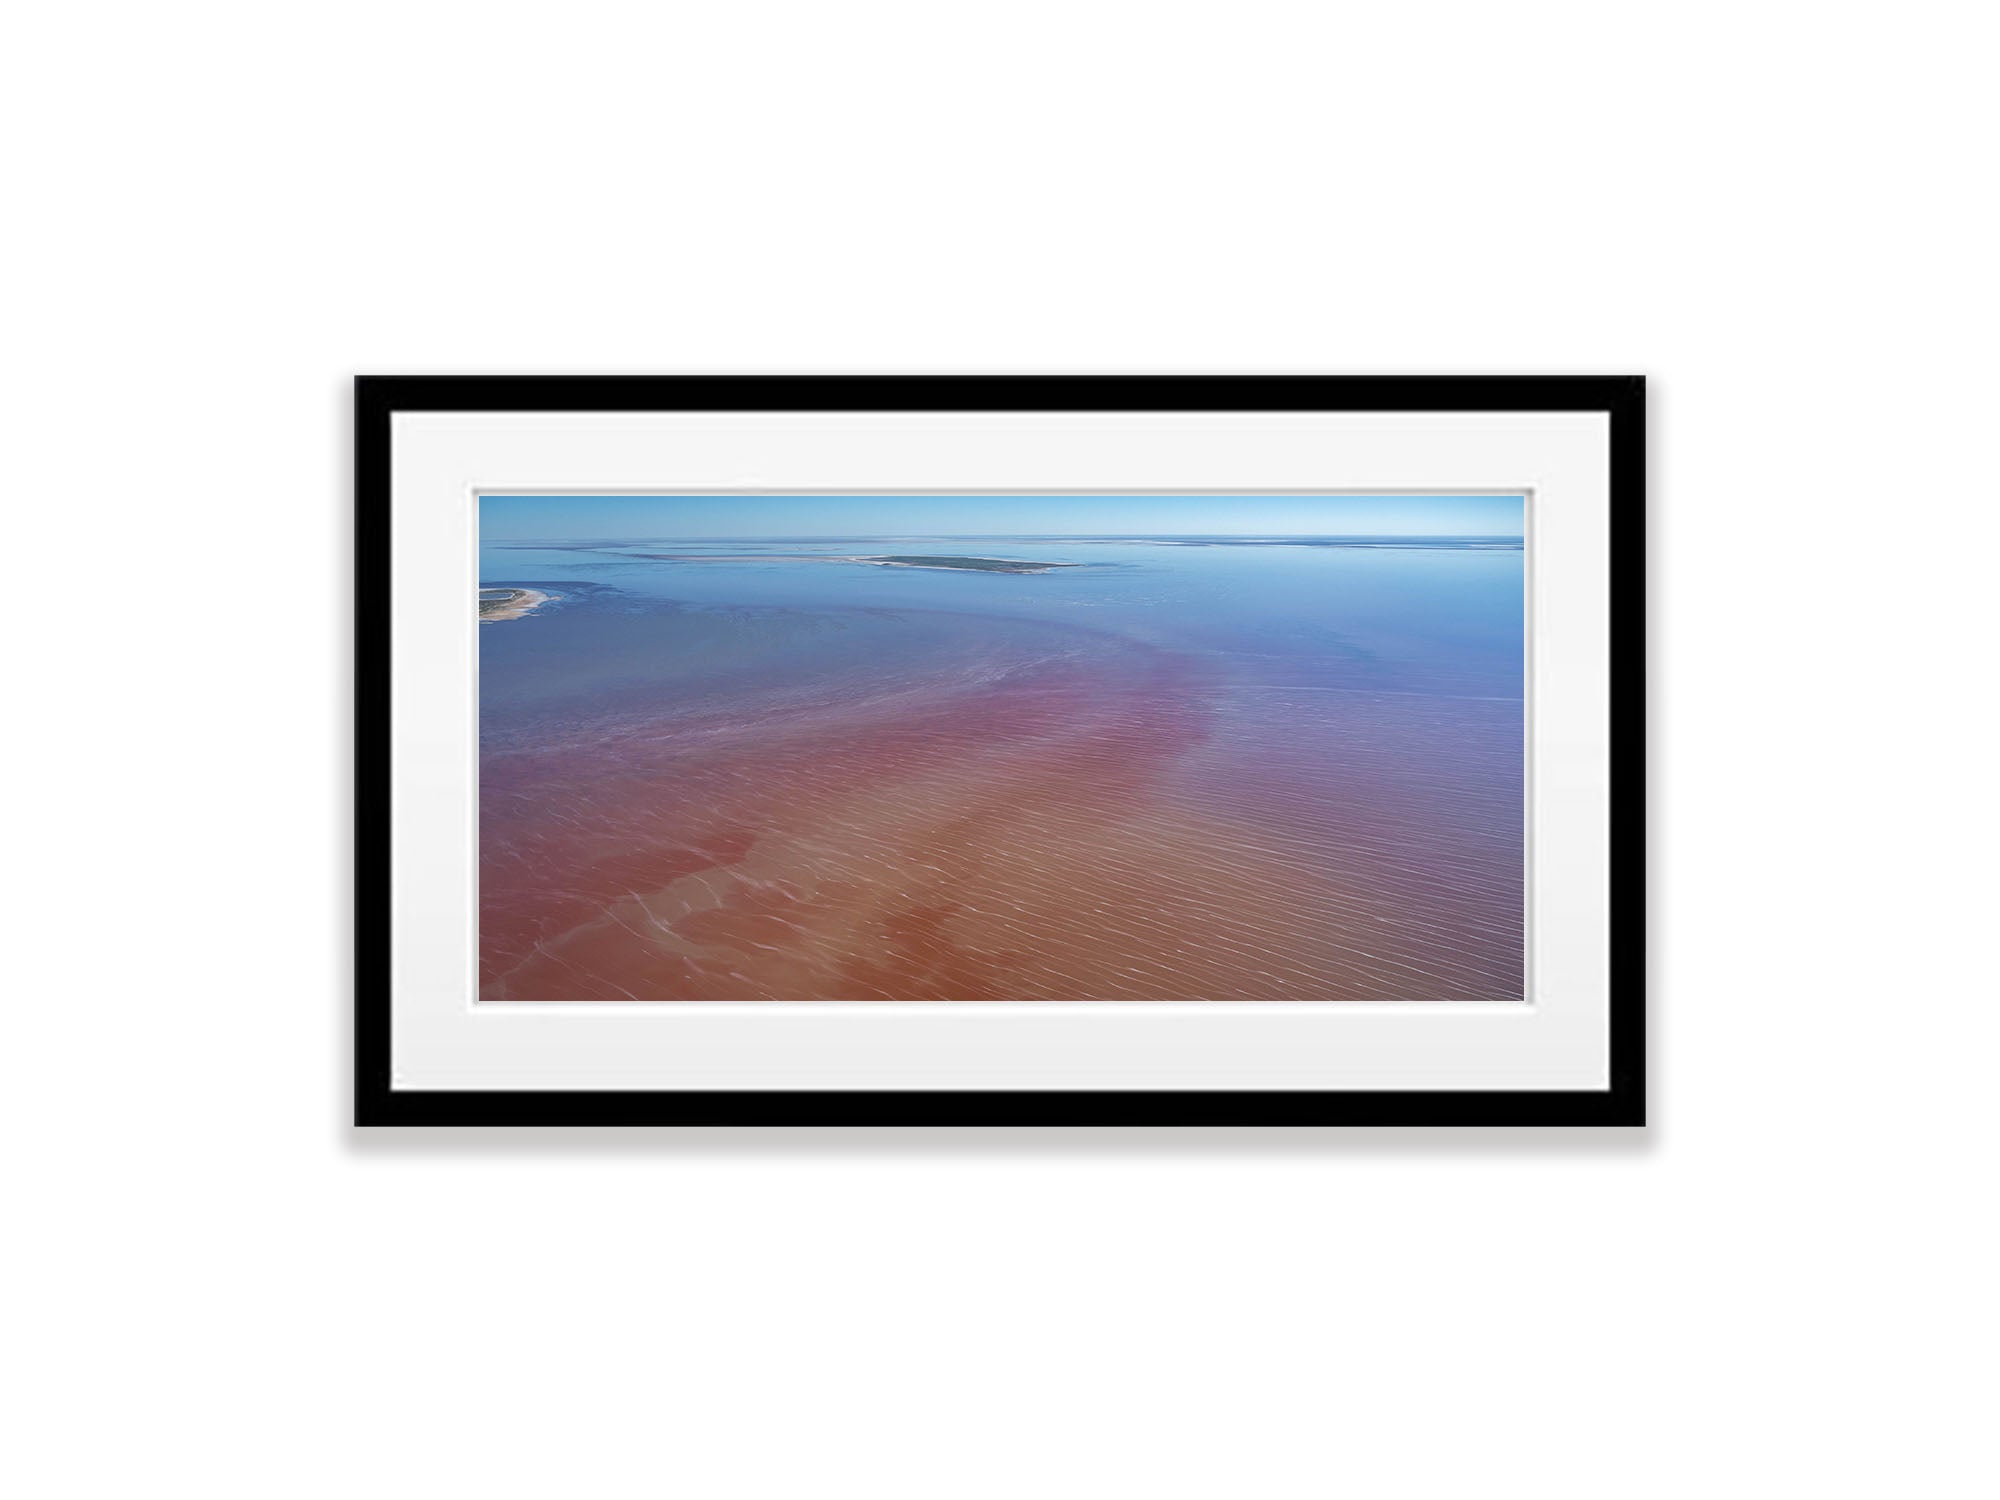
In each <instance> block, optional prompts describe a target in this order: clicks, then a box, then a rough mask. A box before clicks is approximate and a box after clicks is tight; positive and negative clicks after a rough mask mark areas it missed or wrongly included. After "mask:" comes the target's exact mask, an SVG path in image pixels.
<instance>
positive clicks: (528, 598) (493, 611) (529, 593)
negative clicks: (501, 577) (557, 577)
mask: <svg viewBox="0 0 2000 1500" xmlns="http://www.w3.org/2000/svg"><path fill="white" fill-rule="evenodd" d="M489 594H490V595H492V596H493V597H491V598H488V597H487V596H488V595H489ZM560 598H562V595H561V594H544V593H543V592H542V591H541V590H539V589H481V590H480V591H479V619H480V623H481V624H484V623H486V622H487V621H489V620H518V619H520V618H521V616H523V615H525V614H527V613H528V611H530V610H532V609H533V608H534V607H535V606H536V605H538V604H546V603H548V602H549V600H551V599H560Z"/></svg>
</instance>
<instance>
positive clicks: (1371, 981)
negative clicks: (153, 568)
mask: <svg viewBox="0 0 2000 1500" xmlns="http://www.w3.org/2000/svg"><path fill="white" fill-rule="evenodd" d="M1644 399H1645V398H1644V385H1643V382H1642V381H1640V380H1638V379H1637V378H1634V377H1627V376H1534V377H1504V378H1503V377H1483V376H1482V377H1450V376H1437V377H1430V376H1401V377H1373V376H1339V377H1335V376H1327V377H1319V376H1314V377H1270V378H1264V377H1247V376H1246V377H1229V378H1213V379H1210V378H1196V377H1181V376H1172V377H1081V376H1077V377H1039V376H1037V377H1027V376H1021V377H992V378H988V377H980V376H869V377H819V376H798V377H792V376H770V377H765V376H727V377H706V376H658V377H656V376H603V377H600V376H555V377H541V376H366V377H362V378H361V379H360V380H359V381H358V382H357V386H356V409H357V410H356V427H355V472H356V495H357V506H356V516H357V539H356V553H357V556H358V558H359V559H360V564H359V577H358V579H357V589H356V610H355V636H356V653H357V660H358V661H359V663H360V669H359V673H358V681H357V702H358V710H357V738H358V744H359V760H358V765H359V770H358V774H357V793H356V807H357V858H356V867H357V872H358V873H357V901H358V918H357V924H356V926H357V938H356V949H357V959H356V962H357V966H358V971H359V973H360V974H361V975H362V976H363V979H362V982H361V983H360V985H359V986H358V988H357V993H356V1000H355V1108H356V1117H357V1119H358V1120H360V1121H361V1122H363V1123H367V1124H424V1125H454V1124H459V1125H559V1126H569V1125H613V1124H622V1125H695V1124H701V1125H737V1124H756V1125H785V1124H793V1125H812V1126H821V1125H906V1124H921V1125H951V1124H992V1125H1007V1124H1037V1125H1060V1124H1077V1125H1088V1124H1101V1125H1138V1124H1161V1125H1166V1124H1180V1125H1202V1124H1216V1125H1221V1124H1235V1125H1251V1124H1269V1125H1275V1124H1383V1125H1392V1124H1425V1125H1431V1124H1481V1125H1484V1124H1539V1125H1558V1124H1561V1125H1568V1124H1637V1123H1640V1122H1642V1121H1643V1118H1644V1057H1645V1034H1644V1014H1645V1012H1644V979H1645V972H1644V971H1645V943H1644V924H1645V894H1644V890H1645V885H1644V856H1643V852H1642V850H1643V843H1644V832H1645V829H1644V818H1645V803H1644V792H1643V784H1644V754H1645V749H1644V733H1645V731H1644V636H1645V615H1644V611H1645V534H1644V527H1645V480H1644V451H1645V448H1644V430H1643V427H1644Z"/></svg>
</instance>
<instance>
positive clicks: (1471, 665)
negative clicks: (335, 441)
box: [480, 537, 1524, 698]
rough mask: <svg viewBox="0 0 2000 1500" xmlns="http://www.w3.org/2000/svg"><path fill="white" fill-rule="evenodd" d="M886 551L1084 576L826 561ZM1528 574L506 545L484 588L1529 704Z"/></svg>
mask: <svg viewBox="0 0 2000 1500" xmlns="http://www.w3.org/2000/svg"><path fill="white" fill-rule="evenodd" d="M884 553H892V554H896V555H903V556H924V555H929V556H953V555H956V556H987V557H1004V558H1013V559H1020V560H1023V561H1049V562H1065V563H1076V564H1081V566H1075V567H1066V568H1058V569H1055V570H1053V571H1051V572H1048V573H1039V574H1004V573H979V572H970V571H956V570H954V571H942V570H940V571H932V570H927V569H922V568H898V567H873V566H867V565H863V564H858V563H844V562H837V561H831V560H828V559H834V558H839V557H843V556H853V555H870V554H884ZM647 554H655V555H647ZM657 554H668V555H667V556H660V555H657ZM1523 564H1524V554H1523V552H1522V551H1521V549H1520V543H1519V542H1518V541H1516V540H1510V539H1503V538H1423V539H1410V540H1408V541H1405V542H1401V543H1395V542H1392V541H1391V540H1390V539H1387V538H1368V539H1365V540H1363V541H1360V542H1357V543H1354V544H1338V543H1334V542H1331V541H1329V540H1328V539H1319V538H1315V539H1310V540H1306V539H1299V540H1293V541H1290V542H1281V543H1270V542H1240V541H1238V542H1232V543H1229V544H1214V543H1202V542H1200V541H1191V540H1188V539H1171V540H1169V539H1145V538H1127V539H1121V540H1094V539H1093V540H1083V539H1059V540H1051V539H1025V538H1013V537H987V538H976V539H975V538H964V537H959V538H951V539H948V540H931V541H921V540H905V539H899V538H840V539H836V540H810V541H789V540H783V539H778V540H772V539H759V540H756V541H729V540H720V541H717V540H702V541H693V542H690V541H673V540H657V541H627V540H621V541H612V542H589V541H562V542H554V543H533V542H507V543H499V544H493V545H489V546H487V547H486V548H485V549H483V550H482V552H481V573H480V583H481V585H482V587H495V586H513V587H536V588H541V589H544V590H546V591H550V592H553V593H557V594H563V595H565V597H564V598H563V599H562V600H560V601H558V602H554V603H551V604H548V605H544V606H543V607H542V610H541V611H540V612H539V614H541V615H549V614H553V613H556V612H559V611H572V610H591V611H614V612H615V611H617V610H619V609H620V608H621V607H623V608H626V609H629V608H632V607H634V606H644V605H647V604H653V603H664V602H672V603H674V604H678V605H681V606H691V607H693V608H694V609H695V610H696V611H697V612H699V611H702V610H703V609H705V608H724V609H727V608H730V607H741V606H768V607H777V608H783V609H791V610H811V611H821V610H833V611H839V610H852V609H865V610H893V611H897V612H899V613H900V612H906V611H913V612H925V613H936V614H938V615H956V616H962V617H979V616H999V617H1013V618H1020V619H1033V620H1041V621H1045V622H1049V623H1051V624H1069V625H1084V626H1088V627H1092V628H1094V629H1097V630H1102V631H1109V632H1113V633H1117V634H1121V635H1127V636H1130V637H1133V638H1135V639H1138V640H1142V641H1145V642H1147V643H1148V644H1152V645H1158V646H1164V647H1168V648H1170V649H1174V650H1179V651H1184V652H1189V653H1193V654H1197V655H1203V656H1207V657H1210V658H1212V659H1215V660H1216V661H1217V662H1218V663H1219V664H1222V663H1226V664H1227V665H1228V667H1229V668H1230V674H1231V676H1232V677H1233V678H1237V679H1239V680H1242V679H1263V680H1268V681H1271V682H1276V683H1289V682H1297V683H1310V684H1313V685H1317V686H1320V687H1326V688H1353V689H1358V690H1373V691H1377V692H1383V691H1388V692H1404V693H1421V694H1427V695H1438V696H1447V697H1484V698H1519V697H1520V696H1521V692H1522V675H1523ZM533 618H534V617H530V622H523V623H531V622H532V620H533ZM481 646H482V649H483V650H485V651H487V652H497V653H499V654H500V655H502V656H505V655H509V654H511V653H513V652H515V651H530V648H531V641H530V637H529V633H528V631H527V630H523V629H518V628H515V629H507V630H504V631H503V630H501V629H500V627H498V626H490V627H486V628H484V629H482V631H481ZM531 654H532V653H531Z"/></svg>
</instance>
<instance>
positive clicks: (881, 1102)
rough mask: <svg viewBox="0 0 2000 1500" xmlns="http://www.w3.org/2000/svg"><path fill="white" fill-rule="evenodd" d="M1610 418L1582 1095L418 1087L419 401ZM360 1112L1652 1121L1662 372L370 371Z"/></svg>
mask: <svg viewBox="0 0 2000 1500" xmlns="http://www.w3.org/2000/svg"><path fill="white" fill-rule="evenodd" d="M719 410H727V411H801V410H810V411H1143V412H1173V411H1189V412H1192V411H1207V412H1218V411H1219V412H1228V411H1315V412H1324V411H1339V412H1360V411H1397V412H1469V411H1476V412H1500V413H1504V412H1552V411H1561V412H1590V413H1599V412H1601V413H1605V414H1607V415H1608V417H1609V429H1610V473H1609V492H1610V504H1611V524H1610V536H1611V541H1610V547H1611V556H1610V559H1609V568H1610V571H1609V577H1610V587H1611V603H1610V629H1611V641H1610V661H1611V669H1610V670H1611V682H1610V703H1611V723H1610V747H1611V773H1612V782H1611V806H1610V839H1611V849H1610V870H1611V895H1610V910H1609V920H1610V925H1611V933H1610V941H1611V947H1610V952H1611V975H1610V997H1609V1003H1610V1024H1609V1058H1608V1079H1609V1086H1608V1087H1607V1088H1604V1089H1601V1090H1588V1091H1585V1090H1576V1091H1516V1090H1504V1089H1494V1090H1490V1091H1488V1090H1474V1091H1450V1092H1445V1091H1406V1090H1397V1091H1346V1090H1344V1091H1327V1090H1309V1091H1308V1090H1300V1091H1271V1092H1267V1091H1262V1090H1258V1091H1234V1090H1232V1091H1165V1090H1162V1091H1151V1090H1146V1091H1127V1090H1115V1091H1074V1090H1049V1091H1013V1090H1009V1091H964V1092H956V1091H931V1090H926V1091H880V1092H859V1091H848V1090H823V1091H796V1092H763V1091H756V1092H706V1091H704V1092H679V1093H674V1092H655V1091H643V1092H642V1091H605V1092H600V1091H594V1090H563V1091H497V1090H496V1091H456V1090H422V1091H418V1090H406V1089H396V1088H393V1087H392V1086H391V1082H392V1058H391V1051H390V1049H391V1024H390V1022H391V1008H392V1006H393V1003H394V998H393V996H392V994H391V989H390V972H391V971H390V946H389V945H390V839H391V820H392V816H393V810H392V808H391V806H390V754H391V742H390V678H389V673H390V639H391V637H390V632H391V629H392V622H391V620H390V619H389V616H388V612H387V611H386V610H384V609H383V608H381V607H380V601H382V600H383V599H384V598H386V596H387V589H388V583H389V569H390V527H389V516H390V506H391V503H392V497H391V493H390V489H391V484H390V444H391V441H392V422H393V418H394V416H395V415H396V414H397V413H399V412H439V411H454V412H481V413H488V412H576V411H591V412H633V411H719ZM354 471H355V531H354V537H355V590H356V603H357V607H356V608H355V610H354V631H355V637H354V646H355V671H356V686H355V765H356V773H355V891H354V901H355V916H354V922H355V995H354V1120H355V1123H356V1124H357V1125H362V1126H380V1125H459V1126H466V1125H481V1126H485V1125H506V1126H585V1125H621V1126H631V1125H659V1126H671V1125H708V1126H740V1125H790V1126H797V1125H821V1126H843V1125H930V1126H950V1125H1062V1126H1141V1125H1144V1126H1176V1125H1179V1126H1233V1125H1289V1126H1297V1125H1379V1126H1404V1125H1440V1126H1468V1125H1472V1126H1521V1125H1546V1126H1639V1125H1643V1124H1644V1123H1645V1118H1646V1114H1645V1099H1646V996H1645V979H1646V957H1645V954H1646V931H1645V928H1646V895H1645V886H1646V856H1645V838H1646V791H1645V778H1646V768H1645V755H1646V728H1645V725H1646V494H1645V489H1646V481H1645V382H1644V380H1643V378H1642V377H1638V376H1216V377H1208V376H1049V377H1041V376H992V377H987V376H855V377H822V376H717V377H708V376H660V377H654V376H604V377H600V376H547V377H543V376H403V375H390V376H361V377H358V378H357V380H356V382H355V393H354Z"/></svg>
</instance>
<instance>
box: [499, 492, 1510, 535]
mask: <svg viewBox="0 0 2000 1500" xmlns="http://www.w3.org/2000/svg"><path fill="white" fill-rule="evenodd" d="M1523 510H1524V504H1523V497H1522V496H1520V495H486V496H482V497H481V499H480V531H481V535H482V536H483V537H484V538H485V539H487V540H489V541H502V540H508V539H519V538H524V537H533V538H556V537H570V538H577V539H588V540H597V539H607V538H645V539H651V538H655V537H772V536H781V537H806V536H863V537H865V536H994V535H1010V534H1012V535H1028V536H1051V535H1054V536H1099V535H1119V536H1174V535H1182V536H1207V535H1222V536H1273V535H1277V536H1300V535H1308V536H1312V535H1317V536H1370V535H1373V536H1508V537H1517V536H1520V535H1521V534H1522V519H1523Z"/></svg>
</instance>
